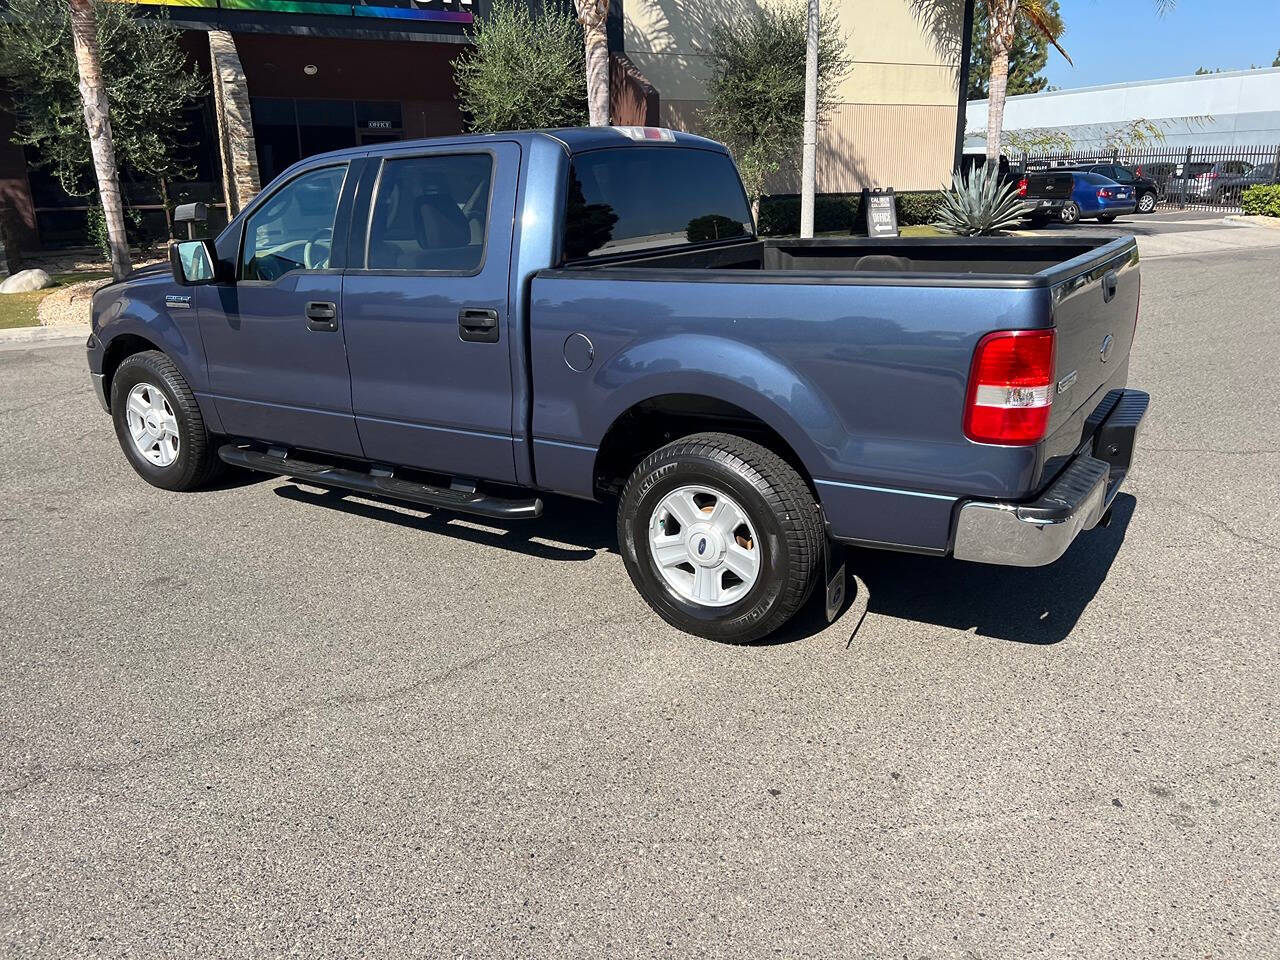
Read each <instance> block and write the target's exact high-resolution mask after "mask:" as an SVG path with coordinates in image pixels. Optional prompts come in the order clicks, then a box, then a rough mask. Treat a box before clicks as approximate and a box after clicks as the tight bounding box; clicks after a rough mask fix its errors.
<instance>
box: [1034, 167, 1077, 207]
mask: <svg viewBox="0 0 1280 960" xmlns="http://www.w3.org/2000/svg"><path fill="white" fill-rule="evenodd" d="M1074 186H1075V180H1074V178H1073V177H1072V176H1071V173H1070V172H1067V171H1052V172H1045V173H1031V174H1028V175H1027V197H1028V198H1030V199H1032V200H1065V199H1067V198H1068V197H1070V196H1071V191H1072V190H1073V189H1074Z"/></svg>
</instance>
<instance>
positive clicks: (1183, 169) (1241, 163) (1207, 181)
mask: <svg viewBox="0 0 1280 960" xmlns="http://www.w3.org/2000/svg"><path fill="white" fill-rule="evenodd" d="M1252 171H1253V164H1252V163H1250V162H1249V161H1247V160H1216V161H1208V160H1205V161H1197V162H1193V163H1181V164H1179V165H1178V171H1177V173H1176V174H1175V175H1174V176H1173V177H1171V178H1170V179H1169V181H1168V182H1167V183H1166V184H1165V192H1166V193H1167V194H1169V195H1170V196H1178V197H1182V198H1183V199H1187V200H1204V201H1209V202H1212V203H1226V202H1232V201H1238V200H1239V195H1240V193H1241V192H1243V190H1244V186H1242V185H1241V184H1245V185H1248V184H1247V183H1245V181H1246V180H1248V177H1249V175H1250V174H1251V173H1252ZM1248 182H1249V183H1252V182H1253V181H1248Z"/></svg>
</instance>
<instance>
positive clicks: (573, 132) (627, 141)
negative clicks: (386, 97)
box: [286, 127, 729, 172]
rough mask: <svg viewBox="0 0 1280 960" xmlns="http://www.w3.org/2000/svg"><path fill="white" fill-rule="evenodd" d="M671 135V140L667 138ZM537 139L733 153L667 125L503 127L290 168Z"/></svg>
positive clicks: (594, 146) (573, 148)
mask: <svg viewBox="0 0 1280 960" xmlns="http://www.w3.org/2000/svg"><path fill="white" fill-rule="evenodd" d="M623 129H629V130H641V129H643V130H661V131H662V132H663V134H664V136H663V138H662V139H657V138H649V139H635V138H633V137H631V136H628V135H627V134H625V133H623V132H622V130H623ZM668 135H669V137H670V139H667V136H668ZM536 139H542V140H550V141H552V142H555V143H558V144H560V146H562V147H563V148H564V149H565V150H566V151H567V152H568V153H569V154H570V155H573V154H576V153H585V152H586V151H588V150H599V149H601V148H604V147H628V146H646V145H648V146H653V145H654V144H658V143H671V142H674V143H676V144H679V145H681V146H686V147H700V148H702V149H704V150H715V151H717V152H718V153H728V152H729V151H728V150H727V149H726V148H725V147H724V146H723V145H722V144H719V143H717V142H716V141H714V140H708V139H707V138H706V137H699V136H696V135H694V134H692V133H685V132H684V131H682V130H669V129H667V128H665V127H626V128H619V127H558V128H553V129H548V130H502V131H498V132H495V133H466V134H456V135H453V136H448V137H426V138H422V139H417V140H396V141H393V142H391V143H382V144H377V145H376V146H363V147H347V148H345V149H342V150H334V151H331V152H330V153H319V154H315V155H314V156H310V157H306V158H304V159H302V160H300V161H299V162H298V163H296V164H294V165H293V167H290V169H293V168H294V167H301V166H303V165H305V166H311V165H313V164H314V163H315V162H316V161H317V160H324V159H335V158H338V157H362V156H365V155H366V154H369V155H373V156H382V155H383V154H387V153H395V152H398V151H401V150H405V149H413V148H415V147H422V146H431V147H452V146H471V145H480V144H485V143H492V142H494V141H499V140H505V141H515V142H516V143H529V142H530V141H532V140H536ZM286 172H287V171H286Z"/></svg>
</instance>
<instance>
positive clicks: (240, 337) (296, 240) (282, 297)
mask: <svg viewBox="0 0 1280 960" xmlns="http://www.w3.org/2000/svg"><path fill="white" fill-rule="evenodd" d="M347 179H348V178H347V164H346V163H339V164H333V165H330V166H324V167H320V168H317V169H312V170H309V171H307V172H305V173H302V174H300V175H299V176H297V177H295V178H293V179H291V180H289V181H288V182H287V183H285V184H284V185H282V186H281V187H280V188H279V189H277V190H276V191H275V192H274V193H273V194H272V195H271V196H270V197H268V198H267V199H266V200H265V202H263V203H261V204H260V205H258V206H257V208H256V209H255V210H254V211H253V212H252V213H251V214H250V216H249V219H248V221H247V222H246V225H245V233H244V239H243V242H242V244H241V254H240V256H239V263H238V278H237V281H236V282H235V283H234V284H216V285H211V286H206V287H200V288H198V289H199V290H200V300H199V306H200V335H201V338H202V339H203V341H204V352H205V356H206V358H207V360H208V364H209V381H210V385H211V387H212V389H213V392H214V402H215V404H216V405H217V409H218V416H219V417H220V418H221V420H222V425H223V428H224V429H225V430H226V432H227V433H228V434H231V435H233V436H240V437H249V438H253V439H258V440H267V441H273V442H276V443H282V444H287V445H289V446H298V447H307V448H310V449H314V450H322V451H328V452H332V453H338V454H346V455H349V456H357V457H358V456H360V455H361V449H360V440H359V437H358V435H357V433H356V427H355V418H354V417H353V415H352V410H351V382H350V374H349V372H348V370H347V355H346V348H345V345H344V343H343V331H342V326H343V324H342V319H343V318H342V316H341V306H342V271H341V270H340V269H336V267H335V264H334V261H333V260H332V257H333V252H334V243H333V236H334V229H335V221H336V220H337V217H338V210H339V206H340V203H345V204H349V202H350V201H349V199H346V198H344V184H345V183H347ZM353 191H354V184H351V185H348V186H347V189H346V191H345V193H346V194H350V193H352V192H353ZM340 252H341V251H340Z"/></svg>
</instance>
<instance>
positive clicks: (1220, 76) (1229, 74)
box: [969, 67, 1280, 106]
mask: <svg viewBox="0 0 1280 960" xmlns="http://www.w3.org/2000/svg"><path fill="white" fill-rule="evenodd" d="M1270 75H1280V67H1257V68H1255V69H1253V70H1224V71H1222V73H1192V74H1188V75H1186V76H1182V77H1161V78H1159V79H1157V80H1135V81H1129V82H1127V83H1100V84H1097V85H1095V86H1092V87H1072V88H1071V89H1069V90H1046V91H1044V92H1042V93H1021V94H1018V95H1017V96H1015V97H1008V98H1007V99H1006V101H1005V102H1006V103H1013V102H1014V101H1015V100H1016V101H1023V100H1047V99H1050V98H1052V97H1065V96H1072V95H1074V94H1077V93H1096V92H1099V91H1104V90H1124V89H1131V88H1133V87H1158V86H1163V85H1165V84H1169V83H1185V82H1187V81H1188V80H1192V81H1196V82H1200V81H1205V80H1228V79H1231V78H1233V77H1264V76H1270ZM990 102H991V101H990V99H989V98H988V99H986V100H970V101H969V106H973V105H975V104H981V105H983V106H986V105H987V104H989V103H990Z"/></svg>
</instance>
